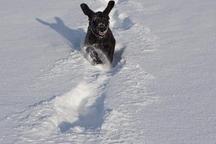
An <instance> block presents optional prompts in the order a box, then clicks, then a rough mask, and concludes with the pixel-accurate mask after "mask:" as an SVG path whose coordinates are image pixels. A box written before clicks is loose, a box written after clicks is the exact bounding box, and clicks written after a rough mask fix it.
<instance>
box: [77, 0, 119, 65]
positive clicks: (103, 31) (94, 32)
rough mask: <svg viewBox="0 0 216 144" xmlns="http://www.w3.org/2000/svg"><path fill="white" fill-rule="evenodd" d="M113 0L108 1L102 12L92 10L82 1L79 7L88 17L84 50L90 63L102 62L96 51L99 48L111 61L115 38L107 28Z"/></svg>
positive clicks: (113, 3)
mask: <svg viewBox="0 0 216 144" xmlns="http://www.w3.org/2000/svg"><path fill="white" fill-rule="evenodd" d="M114 5H115V2H114V1H109V3H108V5H107V7H106V8H105V10H104V11H103V12H101V11H99V12H94V11H92V10H91V9H90V8H89V7H88V5H87V4H85V3H82V4H81V5H80V6H81V9H82V11H83V12H84V14H85V15H87V16H88V18H89V26H88V31H87V34H86V37H85V42H84V47H85V51H86V52H87V53H88V54H89V55H90V56H91V58H92V62H91V63H92V64H93V65H96V64H103V61H102V60H101V59H100V57H99V56H98V53H97V52H96V51H97V49H99V50H101V51H102V52H103V53H104V54H105V55H106V57H107V59H108V60H109V61H110V63H112V61H113V54H114V51H115V43H116V42H115V38H114V36H113V34H112V32H111V30H110V28H109V19H110V18H109V13H110V11H111V10H112V8H113V7H114Z"/></svg>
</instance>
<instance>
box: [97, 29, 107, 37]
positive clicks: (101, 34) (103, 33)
mask: <svg viewBox="0 0 216 144" xmlns="http://www.w3.org/2000/svg"><path fill="white" fill-rule="evenodd" d="M107 31H108V29H106V30H105V31H103V32H101V31H99V32H98V34H99V35H100V36H104V35H105V34H106V33H107Z"/></svg>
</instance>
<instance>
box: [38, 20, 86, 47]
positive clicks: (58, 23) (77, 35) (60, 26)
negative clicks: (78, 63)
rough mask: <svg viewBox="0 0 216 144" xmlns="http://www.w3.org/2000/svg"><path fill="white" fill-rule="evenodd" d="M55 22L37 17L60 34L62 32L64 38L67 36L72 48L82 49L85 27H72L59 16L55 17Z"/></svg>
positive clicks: (40, 21)
mask: <svg viewBox="0 0 216 144" xmlns="http://www.w3.org/2000/svg"><path fill="white" fill-rule="evenodd" d="M54 19H55V22H54V23H50V22H46V21H44V20H41V19H39V18H36V20H37V21H38V22H39V23H41V24H43V25H46V26H49V27H50V28H52V29H53V30H54V31H56V32H57V33H58V34H60V35H61V36H62V37H63V38H65V39H66V40H67V41H68V43H69V45H70V47H71V48H72V50H77V51H80V47H81V42H82V40H83V39H84V37H85V34H86V33H85V32H84V30H83V29H81V28H78V29H71V28H69V27H68V26H66V25H65V23H64V22H63V20H62V19H61V18H59V17H54Z"/></svg>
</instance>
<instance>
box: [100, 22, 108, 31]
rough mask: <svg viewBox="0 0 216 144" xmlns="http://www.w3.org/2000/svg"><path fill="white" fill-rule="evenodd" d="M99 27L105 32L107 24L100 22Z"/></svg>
mask: <svg viewBox="0 0 216 144" xmlns="http://www.w3.org/2000/svg"><path fill="white" fill-rule="evenodd" d="M98 28H99V30H100V31H101V32H104V31H105V30H106V26H105V24H103V23H100V24H99V25H98Z"/></svg>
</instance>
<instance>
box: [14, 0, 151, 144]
mask: <svg viewBox="0 0 216 144" xmlns="http://www.w3.org/2000/svg"><path fill="white" fill-rule="evenodd" d="M100 1H101V3H102V7H103V8H104V7H105V5H106V4H107V1H102V0H100ZM119 4H121V1H119ZM117 5H118V3H117ZM55 20H56V22H54V23H49V22H46V21H44V20H41V19H37V21H38V22H40V23H41V24H43V25H45V26H48V27H50V28H52V29H53V30H55V31H56V32H57V33H59V34H60V35H61V36H62V37H63V38H65V39H66V40H67V42H68V44H69V45H70V46H71V47H72V48H73V51H72V52H71V54H70V56H69V57H68V58H65V59H61V60H59V61H57V62H56V64H55V65H54V66H53V68H52V69H51V70H50V71H49V72H48V73H45V74H44V76H42V77H41V78H40V79H43V80H48V79H50V78H56V77H59V76H65V75H67V74H69V73H70V71H71V70H73V69H76V68H78V69H79V70H83V78H82V79H81V80H80V83H78V84H77V85H76V86H75V87H73V88H72V89H71V90H70V91H68V92H66V93H65V94H62V95H60V96H53V97H52V98H50V99H48V100H44V101H41V102H39V103H36V104H34V105H32V106H29V107H28V108H27V109H26V110H25V111H23V112H22V113H20V114H16V115H14V116H13V118H16V119H18V120H19V126H18V127H17V128H16V130H18V132H19V138H18V141H17V143H23V142H31V143H41V142H46V143H55V142H58V143H60V142H62V141H67V139H68V141H70V142H71V141H74V142H75V141H76V142H80V143H82V142H83V141H86V140H87V139H88V141H89V142H93V143H94V142H97V141H102V140H101V139H102V137H104V136H107V137H111V138H112V137H115V135H113V134H112V133H110V132H108V133H104V132H102V131H101V128H102V126H103V124H104V122H105V121H111V123H112V121H113V120H115V118H113V117H115V115H113V116H111V117H109V113H110V111H111V110H110V109H106V108H105V107H104V101H105V99H106V96H107V95H108V94H107V86H108V85H109V81H110V80H111V78H112V77H113V76H114V75H115V74H117V73H118V72H120V71H121V69H122V68H123V67H124V64H125V60H124V59H123V58H122V54H123V52H124V50H125V46H124V42H123V43H120V42H119V41H117V46H116V52H115V56H114V62H113V65H114V67H113V68H112V69H111V70H105V69H103V68H102V69H98V68H95V67H93V66H91V65H90V64H89V63H88V62H87V61H86V60H84V58H83V56H82V55H81V53H80V46H81V45H80V43H81V40H82V39H83V36H84V34H85V33H84V30H82V29H80V28H79V29H77V30H72V29H70V28H68V27H67V26H66V25H65V24H64V22H63V21H62V20H61V18H58V17H56V18H55ZM111 21H112V23H111V27H112V29H113V32H114V33H115V35H117V36H116V37H117V38H118V35H119V34H121V33H122V32H124V31H128V30H130V29H131V28H133V27H134V31H135V32H136V31H138V32H142V31H143V27H141V26H139V25H135V24H134V23H133V22H132V20H131V19H130V18H129V17H127V15H126V14H122V13H119V12H118V11H117V10H116V9H114V10H113V12H112V13H111ZM134 25H135V26H134ZM147 31H148V30H147ZM144 32H146V29H144ZM126 33H127V32H126ZM141 34H143V33H141ZM119 39H120V38H119ZM127 41H128V40H127ZM125 43H126V42H125ZM130 67H133V68H132V69H133V70H132V71H137V70H139V65H135V66H132V65H130ZM127 70H128V69H127V68H126V70H125V71H127ZM128 73H131V71H129V72H128ZM137 75H138V76H140V77H148V75H147V74H145V73H143V72H141V73H140V74H139V72H138V73H137ZM129 77H130V76H129ZM150 77H151V76H150ZM133 78H135V77H132V79H133ZM137 78H138V77H137ZM144 79H145V78H144ZM150 79H151V78H150ZM137 80H138V79H137ZM123 81H124V80H123ZM129 82H130V80H129ZM132 83H133V81H132ZM130 90H131V89H129V91H130ZM141 92H142V91H141ZM120 93H121V94H123V93H124V92H123V93H122V92H120ZM126 94H127V91H126ZM129 96H130V95H129ZM139 99H141V98H139ZM139 99H136V100H135V101H134V102H131V103H136V102H137V101H139ZM150 99H151V98H150ZM126 101H127V100H126ZM150 101H154V99H152V100H150ZM145 102H146V100H145V101H143V102H141V103H143V104H144V105H145V104H147V103H145ZM129 103H130V102H129ZM139 104H140V103H139ZM121 105H124V106H123V107H125V106H128V104H126V103H124V101H122V103H121ZM123 111H124V110H123ZM114 112H115V111H114ZM117 116H119V115H117ZM106 118H107V119H106ZM123 119H124V118H123ZM123 119H120V120H115V122H114V125H115V126H116V125H118V124H117V123H119V124H120V123H122V122H125V121H124V120H123ZM116 122H117V123H116ZM107 127H111V128H112V127H113V126H112V125H108V126H107V123H105V124H104V129H106V128H107ZM113 129H114V128H113ZM68 136H69V137H68ZM100 136H101V138H96V137H100ZM65 138H67V139H65ZM80 138H81V139H80ZM103 140H104V139H103ZM63 143H64V142H63Z"/></svg>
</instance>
